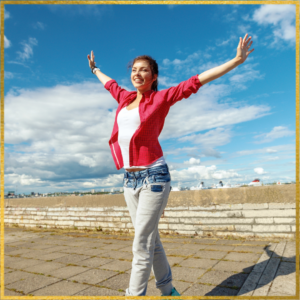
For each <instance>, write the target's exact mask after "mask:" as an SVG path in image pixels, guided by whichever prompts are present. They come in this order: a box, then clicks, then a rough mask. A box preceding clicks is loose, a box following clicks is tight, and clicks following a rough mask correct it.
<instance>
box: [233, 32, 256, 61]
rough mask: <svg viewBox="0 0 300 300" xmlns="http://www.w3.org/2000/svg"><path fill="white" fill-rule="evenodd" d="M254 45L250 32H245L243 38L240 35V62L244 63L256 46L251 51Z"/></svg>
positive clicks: (238, 50)
mask: <svg viewBox="0 0 300 300" xmlns="http://www.w3.org/2000/svg"><path fill="white" fill-rule="evenodd" d="M251 45H252V41H251V36H250V37H249V38H248V33H246V34H245V37H244V38H243V39H242V38H241V37H240V42H239V44H238V46H237V53H236V58H237V60H238V61H239V62H240V63H243V62H244V61H245V60H246V59H247V57H248V55H249V54H250V53H251V52H253V51H254V48H253V49H252V50H250V51H249V49H250V47H251Z"/></svg>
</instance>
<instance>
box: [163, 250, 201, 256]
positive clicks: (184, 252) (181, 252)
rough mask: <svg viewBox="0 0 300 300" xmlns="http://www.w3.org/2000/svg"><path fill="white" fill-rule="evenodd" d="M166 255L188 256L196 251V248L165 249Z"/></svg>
mask: <svg viewBox="0 0 300 300" xmlns="http://www.w3.org/2000/svg"><path fill="white" fill-rule="evenodd" d="M165 252H166V254H167V255H178V256H190V255H192V254H195V253H196V252H197V250H196V249H165Z"/></svg>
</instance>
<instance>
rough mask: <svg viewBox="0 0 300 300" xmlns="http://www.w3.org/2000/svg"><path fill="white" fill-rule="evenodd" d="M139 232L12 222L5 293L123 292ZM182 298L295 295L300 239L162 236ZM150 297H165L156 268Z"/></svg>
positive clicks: (8, 231) (7, 237)
mask: <svg viewBox="0 0 300 300" xmlns="http://www.w3.org/2000/svg"><path fill="white" fill-rule="evenodd" d="M132 241H133V236H132V235H124V234H122V235H120V234H109V233H105V232H104V233H103V232H95V231H93V232H79V231H77V232H76V231H73V232H70V231H66V230H53V231H51V230H43V229H41V230H30V229H24V228H12V227H9V228H5V239H4V243H5V249H4V264H5V274H4V282H5V290H4V295H5V296H30V295H33V296H80V295H83V296H124V295H125V289H126V288H127V287H128V283H129V279H130V272H131V262H132ZM161 241H162V243H163V246H164V249H165V252H166V254H167V256H168V260H169V263H170V265H171V269H172V274H173V285H174V286H175V287H176V289H177V290H178V291H179V293H180V294H181V295H183V296H229V297H230V296H249V295H250V296H292V295H295V293H296V264H295V251H296V249H295V241H292V240H276V241H275V240H258V239H251V240H250V239H236V240H234V239H222V238H207V237H205V238H204V237H199V236H196V237H183V236H161ZM147 296H160V291H159V290H158V289H157V288H156V286H155V278H154V275H153V273H151V275H150V278H149V282H148V289H147Z"/></svg>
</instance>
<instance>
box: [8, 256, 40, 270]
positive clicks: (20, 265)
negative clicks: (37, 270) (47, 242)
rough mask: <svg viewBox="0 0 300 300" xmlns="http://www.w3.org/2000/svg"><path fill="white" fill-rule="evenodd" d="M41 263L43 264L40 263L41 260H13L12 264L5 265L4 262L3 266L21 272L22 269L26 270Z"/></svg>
mask: <svg viewBox="0 0 300 300" xmlns="http://www.w3.org/2000/svg"><path fill="white" fill-rule="evenodd" d="M4 262H5V261H4ZM42 263H43V261H41V260H36V259H30V258H20V260H19V259H18V260H14V261H13V262H9V263H8V264H7V265H6V262H5V266H6V267H10V268H13V269H18V270H22V269H26V268H27V267H29V266H34V265H38V264H42Z"/></svg>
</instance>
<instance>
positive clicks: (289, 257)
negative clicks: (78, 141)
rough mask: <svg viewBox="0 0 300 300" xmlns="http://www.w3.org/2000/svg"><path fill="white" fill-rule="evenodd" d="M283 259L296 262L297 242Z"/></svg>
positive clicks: (288, 245) (288, 249) (286, 252)
mask: <svg viewBox="0 0 300 300" xmlns="http://www.w3.org/2000/svg"><path fill="white" fill-rule="evenodd" d="M4 253H5V252H4ZM281 259H282V260H283V261H286V262H294V263H295V262H296V244H295V243H293V244H289V243H287V245H286V247H285V250H284V252H283V255H282V258H281Z"/></svg>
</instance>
